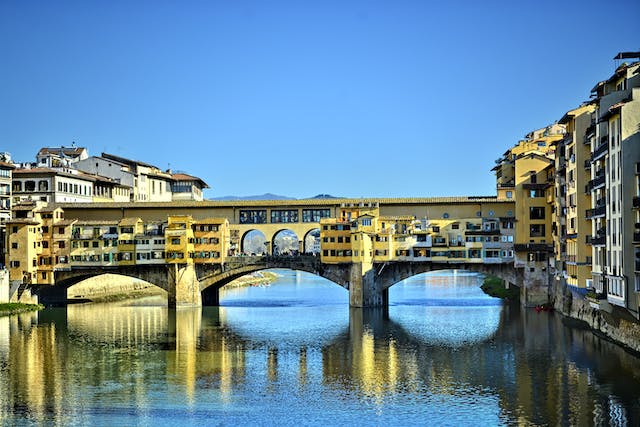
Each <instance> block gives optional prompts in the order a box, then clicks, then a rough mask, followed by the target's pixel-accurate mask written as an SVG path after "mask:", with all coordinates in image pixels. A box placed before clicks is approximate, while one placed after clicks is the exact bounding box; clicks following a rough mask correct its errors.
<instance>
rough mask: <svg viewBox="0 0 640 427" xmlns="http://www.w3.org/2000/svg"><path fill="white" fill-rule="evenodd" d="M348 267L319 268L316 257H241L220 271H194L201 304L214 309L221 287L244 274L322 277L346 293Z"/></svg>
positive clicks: (325, 266)
mask: <svg viewBox="0 0 640 427" xmlns="http://www.w3.org/2000/svg"><path fill="white" fill-rule="evenodd" d="M350 266H351V264H344V265H340V264H337V265H327V264H322V263H321V262H320V258H319V257H316V256H264V257H241V258H240V259H239V260H237V261H235V263H234V262H231V263H227V264H226V265H225V267H224V269H222V268H221V269H215V270H209V271H202V270H201V271H198V278H199V282H200V291H201V293H202V298H203V304H204V305H218V304H219V302H220V296H219V292H220V289H221V288H222V287H223V286H225V285H227V284H228V283H230V282H232V281H233V280H235V279H238V278H240V277H242V276H245V275H247V274H251V273H255V272H257V271H262V270H270V269H289V270H294V271H304V272H306V273H311V274H315V275H317V276H320V277H323V278H325V279H327V280H329V281H331V282H333V283H335V284H336V285H338V286H341V287H343V288H345V289H347V290H348V289H349V284H350V280H351V270H350Z"/></svg>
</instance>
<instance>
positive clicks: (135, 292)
mask: <svg viewBox="0 0 640 427" xmlns="http://www.w3.org/2000/svg"><path fill="white" fill-rule="evenodd" d="M66 291H67V301H68V302H70V303H73V302H87V301H92V302H114V301H121V300H128V299H139V298H155V299H158V302H159V303H160V305H166V300H167V291H166V290H165V289H162V288H161V287H160V286H157V285H156V284H153V283H150V282H146V281H144V280H141V279H137V278H135V277H130V276H124V275H120V274H110V273H106V274H101V275H99V276H94V277H89V278H86V279H84V280H81V281H79V282H77V283H74V284H73V285H71V286H69V287H68V288H67V290H66Z"/></svg>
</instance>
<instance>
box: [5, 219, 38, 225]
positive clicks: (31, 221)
mask: <svg viewBox="0 0 640 427" xmlns="http://www.w3.org/2000/svg"><path fill="white" fill-rule="evenodd" d="M6 224H27V225H39V224H40V221H36V220H35V219H33V218H14V219H8V220H7V221H6Z"/></svg>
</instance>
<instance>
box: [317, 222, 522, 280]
mask: <svg viewBox="0 0 640 427" xmlns="http://www.w3.org/2000/svg"><path fill="white" fill-rule="evenodd" d="M375 213H376V212H375V211H372V212H366V213H363V214H362V215H359V213H358V212H354V211H351V212H347V213H343V212H341V213H340V216H339V218H329V219H323V220H322V221H321V233H320V236H321V242H322V251H321V260H322V262H323V263H328V264H336V263H348V262H356V263H362V264H363V270H364V271H366V270H367V269H368V268H370V267H371V266H372V264H373V263H374V262H386V261H431V262H441V263H450V264H456V263H483V262H494V263H501V262H505V259H506V258H511V257H512V254H511V253H512V248H513V239H509V242H507V239H506V237H507V236H506V235H504V236H503V235H502V230H501V223H500V220H499V218H481V217H475V218H446V219H434V220H426V219H424V220H417V219H416V218H415V217H409V216H403V217H390V216H376V215H375ZM347 219H348V220H347ZM503 238H504V239H503ZM504 247H507V248H508V250H503V249H504ZM507 252H509V254H507Z"/></svg>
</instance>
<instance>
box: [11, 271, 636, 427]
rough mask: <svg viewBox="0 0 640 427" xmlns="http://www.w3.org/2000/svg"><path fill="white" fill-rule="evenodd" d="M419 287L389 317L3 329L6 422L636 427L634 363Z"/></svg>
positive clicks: (204, 317)
mask: <svg viewBox="0 0 640 427" xmlns="http://www.w3.org/2000/svg"><path fill="white" fill-rule="evenodd" d="M418 280H423V279H422V278H419V279H418ZM438 280H440V279H438ZM463 280H469V281H470V280H471V279H463ZM474 280H477V278H476V279H474ZM414 285H415V283H414V284H407V285H406V286H405V287H404V288H403V289H399V290H398V292H399V294H397V295H395V296H392V297H393V298H394V300H393V305H392V306H391V307H390V308H389V309H388V310H363V309H349V308H348V307H345V306H342V305H339V304H334V303H333V302H331V301H334V302H335V301H339V299H340V298H342V294H341V293H337V294H336V296H335V299H333V300H331V298H333V297H330V292H333V291H327V290H326V289H325V288H322V290H321V293H323V292H329V294H323V295H324V297H325V298H329V300H330V302H329V304H328V305H323V304H322V303H321V302H316V304H315V305H313V304H310V301H311V299H312V297H310V296H309V294H307V295H306V296H305V297H304V298H303V299H302V301H304V303H303V304H301V303H299V302H296V303H294V304H293V305H283V306H282V305H281V306H274V305H273V304H270V303H268V302H264V301H263V302H260V298H259V297H258V296H256V295H255V294H252V296H251V298H249V301H250V302H248V303H247V304H246V306H243V305H242V303H241V302H240V299H236V300H235V303H234V304H233V305H229V306H226V307H219V308H213V307H211V308H204V309H184V308H182V309H178V310H174V311H170V310H167V309H166V308H165V307H164V306H160V305H156V306H154V305H148V306H142V305H138V306H118V305H113V304H110V305H82V306H69V307H68V308H66V309H48V310H45V311H43V312H40V313H27V314H23V315H20V316H15V317H10V318H9V317H4V318H0V424H2V425H5V424H7V425H12V424H18V423H25V422H33V423H38V424H62V425H73V424H94V423H97V424H107V423H108V424H118V423H119V424H122V425H132V424H158V423H160V424H163V423H168V422H169V420H171V423H172V424H176V423H182V424H191V425H193V424H202V423H205V424H206V423H208V422H211V420H212V419H215V420H219V421H220V422H224V423H242V424H247V423H250V424H256V423H266V424H275V423H292V422H303V423H304V422H306V423H312V424H316V423H318V424H319V423H326V414H327V413H329V412H330V413H331V414H332V423H335V424H342V423H352V424H353V423H355V424H386V423H398V422H400V421H402V422H403V423H404V424H421V425H423V424H428V423H435V424H460V425H474V424H477V423H478V422H482V423H485V424H491V425H496V424H515V423H519V424H527V425H529V424H546V425H593V424H619V425H625V424H631V425H634V424H635V425H637V423H638V421H639V416H640V415H639V414H640V401H639V395H638V390H640V369H638V368H639V367H640V364H639V361H638V359H637V358H636V357H633V356H632V355H630V354H629V353H626V352H624V351H623V350H621V349H620V348H618V347H616V346H614V345H613V344H611V343H609V342H607V341H603V340H601V339H600V338H598V337H596V336H594V335H593V334H591V333H590V332H588V331H582V330H578V329H572V328H569V327H567V326H565V325H564V324H563V323H562V322H561V320H560V319H559V318H558V317H557V316H555V315H553V314H549V313H536V312H535V311H528V310H521V309H520V308H519V307H517V306H516V307H513V306H503V305H502V304H500V303H499V302H497V301H496V300H491V299H489V298H488V297H485V296H483V295H481V294H477V293H475V291H473V289H476V290H477V287H474V286H475V285H472V283H471V282H469V283H468V284H467V285H468V286H467V285H461V284H460V282H457V284H455V286H453V289H452V288H451V287H446V286H445V284H441V285H438V286H441V288H442V290H443V292H441V293H437V291H436V290H437V289H438V286H434V287H433V288H432V290H431V291H427V290H425V289H424V288H419V289H416V292H413V293H412V292H411V289H407V288H411V287H412V286H414ZM275 286H276V285H274V287H275ZM287 286H294V287H295V289H296V290H295V292H298V293H299V292H303V291H304V290H306V291H307V292H313V291H314V286H315V285H309V284H304V283H300V281H298V282H297V283H296V282H295V281H292V282H291V283H289V284H286V283H285V284H284V285H283V288H282V289H278V290H277V292H276V293H275V294H276V295H280V296H281V297H282V298H283V299H284V298H289V299H291V298H292V296H291V294H289V295H288V296H287V295H286V292H285V290H284V289H285V288H286V287H287ZM323 286H324V285H323ZM329 286H335V285H329ZM456 288H457V289H456ZM263 291H264V289H263V290H260V291H259V292H260V293H261V294H262V293H263ZM339 291H341V289H340V290H339ZM248 292H249V293H251V290H249V291H248ZM425 292H426V293H428V292H436V294H434V295H433V298H431V300H432V301H431V302H430V304H428V305H425V306H419V305H416V304H415V303H414V302H415V300H418V299H421V298H424V299H429V298H430V297H429V296H428V295H427V294H425ZM454 294H456V295H459V296H461V295H467V297H464V296H461V297H460V298H463V299H464V298H466V299H467V300H466V301H464V302H462V303H460V305H459V306H455V305H451V304H453V301H452V295H454ZM266 295H268V294H266ZM398 295H401V296H400V297H399V296H398ZM402 295H403V296H402ZM276 299H277V298H276ZM482 299H486V301H484V302H482ZM434 300H437V301H434ZM469 300H471V301H469ZM297 301H300V300H297ZM445 301H450V302H448V303H445ZM472 301H475V302H472ZM447 304H448V305H447ZM448 329H449V330H448ZM438 332H439V333H438ZM216 422H217V421H216Z"/></svg>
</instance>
